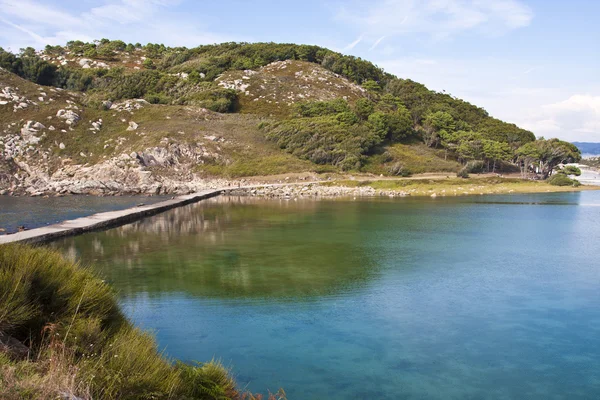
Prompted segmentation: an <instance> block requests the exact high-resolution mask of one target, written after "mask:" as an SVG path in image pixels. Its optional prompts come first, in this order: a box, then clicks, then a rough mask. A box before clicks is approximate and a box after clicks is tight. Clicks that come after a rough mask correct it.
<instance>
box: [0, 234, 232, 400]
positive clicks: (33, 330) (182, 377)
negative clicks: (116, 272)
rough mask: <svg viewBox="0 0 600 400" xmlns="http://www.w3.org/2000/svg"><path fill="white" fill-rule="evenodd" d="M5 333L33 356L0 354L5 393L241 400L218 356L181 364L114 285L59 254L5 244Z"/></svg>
mask: <svg viewBox="0 0 600 400" xmlns="http://www.w3.org/2000/svg"><path fill="white" fill-rule="evenodd" d="M0 333H2V334H4V335H7V336H9V337H11V338H12V339H14V340H17V341H19V342H21V343H24V344H26V345H27V346H28V347H29V349H30V352H31V354H32V357H31V361H30V360H11V359H10V358H9V357H7V356H6V355H4V354H3V353H2V352H0V398H3V399H4V398H8V399H20V398H36V399H37V398H63V397H65V394H64V393H68V394H70V396H69V398H71V397H73V398H75V397H85V398H98V399H100V398H101V399H219V400H221V399H235V398H239V397H240V395H239V393H238V392H237V390H236V386H235V382H234V381H233V379H232V377H231V375H230V374H229V371H227V370H226V369H225V368H223V366H222V365H221V364H220V363H218V362H215V361H211V362H209V363H206V364H199V365H195V366H192V365H185V364H182V363H178V364H176V365H173V364H172V362H171V360H169V359H167V358H165V357H163V356H162V354H161V353H160V352H159V350H158V347H157V345H156V342H155V341H154V338H153V337H152V336H151V335H149V334H148V333H145V332H142V331H140V330H139V329H136V328H134V327H133V326H131V324H130V323H129V322H128V321H127V320H126V319H125V318H124V316H123V314H122V313H121V311H120V310H119V307H118V305H117V301H116V299H115V297H114V295H113V293H112V291H111V289H110V288H109V287H108V285H107V284H105V283H104V282H103V281H101V280H100V279H98V278H97V277H95V276H94V274H92V273H91V272H90V271H88V270H86V269H82V268H80V267H79V266H77V265H76V264H74V263H72V262H69V261H67V260H65V259H64V258H63V257H62V256H61V255H60V254H59V253H58V252H56V251H52V250H49V249H44V248H31V247H26V246H20V245H4V246H0Z"/></svg>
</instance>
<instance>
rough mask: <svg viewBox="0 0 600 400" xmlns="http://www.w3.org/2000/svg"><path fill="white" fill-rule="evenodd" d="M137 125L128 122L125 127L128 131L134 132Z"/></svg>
mask: <svg viewBox="0 0 600 400" xmlns="http://www.w3.org/2000/svg"><path fill="white" fill-rule="evenodd" d="M138 126H139V125H138V124H136V123H135V122H133V121H129V127H127V130H128V131H135V130H136V129H137V128H138Z"/></svg>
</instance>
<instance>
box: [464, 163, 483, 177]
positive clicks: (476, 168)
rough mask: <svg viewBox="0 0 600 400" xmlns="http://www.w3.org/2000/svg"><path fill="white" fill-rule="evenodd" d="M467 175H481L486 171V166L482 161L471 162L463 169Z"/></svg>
mask: <svg viewBox="0 0 600 400" xmlns="http://www.w3.org/2000/svg"><path fill="white" fill-rule="evenodd" d="M463 169H464V170H465V171H466V172H467V174H481V173H483V172H485V171H486V165H485V163H484V162H483V161H481V160H474V161H469V162H468V163H467V164H466V165H465V167H464V168H463Z"/></svg>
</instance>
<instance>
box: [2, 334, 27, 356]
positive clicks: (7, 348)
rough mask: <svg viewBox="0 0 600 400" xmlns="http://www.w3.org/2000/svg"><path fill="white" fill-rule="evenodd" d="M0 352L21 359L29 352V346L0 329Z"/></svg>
mask: <svg viewBox="0 0 600 400" xmlns="http://www.w3.org/2000/svg"><path fill="white" fill-rule="evenodd" d="M0 353H4V354H7V355H8V356H9V357H10V358H13V359H18V360H22V359H24V358H26V357H27V355H28V354H29V348H28V347H27V346H25V345H24V344H23V343H21V342H19V341H18V340H17V339H15V338H13V337H12V336H8V335H7V334H5V333H4V332H2V331H0Z"/></svg>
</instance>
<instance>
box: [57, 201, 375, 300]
mask: <svg viewBox="0 0 600 400" xmlns="http://www.w3.org/2000/svg"><path fill="white" fill-rule="evenodd" d="M318 205H319V203H317V202H314V201H298V202H290V201H285V200H282V201H269V202H265V201H264V200H257V199H255V198H251V197H220V198H213V199H210V200H208V201H204V202H200V203H196V204H192V205H189V206H186V207H182V208H178V209H175V210H172V211H169V212H168V213H164V214H160V215H158V216H155V217H151V218H148V219H146V220H143V221H139V222H136V223H133V224H130V225H126V226H123V227H119V228H116V229H111V230H109V231H105V232H101V233H96V234H93V235H85V236H79V237H75V238H69V239H66V240H64V241H62V242H59V243H58V244H57V245H58V246H60V247H63V248H65V250H66V253H67V254H68V255H69V257H71V258H72V259H74V260H75V259H81V260H85V262H93V263H94V265H95V267H96V268H98V269H99V270H100V271H101V274H102V275H103V276H104V277H106V278H107V279H108V280H109V281H110V282H112V283H114V285H115V286H116V287H117V289H118V290H119V291H120V292H121V293H123V294H125V293H127V294H133V293H136V292H144V293H148V294H150V295H152V294H164V293H166V292H181V291H184V292H186V293H188V294H190V295H195V296H215V297H223V298H227V297H273V296H275V297H289V298H295V297H298V296H318V295H324V294H328V293H331V292H332V291H335V290H339V289H340V288H343V287H346V286H348V285H353V284H354V283H356V282H357V281H361V280H365V279H367V278H368V276H369V275H370V274H373V273H374V272H375V270H376V268H374V267H373V265H372V263H371V262H370V261H369V258H368V254H367V253H365V252H364V251H363V249H362V246H361V240H362V238H361V235H360V232H359V230H357V229H356V224H357V218H359V214H360V213H359V204H358V203H355V204H354V205H355V206H356V212H355V213H352V212H348V211H349V210H348V208H347V207H345V208H344V211H343V212H342V213H340V212H335V209H332V210H328V211H326V212H323V210H320V208H319V207H318ZM316 219H318V220H319V225H323V226H326V227H327V229H319V227H317V226H315V224H314V221H315V220H316ZM330 229H334V230H335V231H336V232H337V235H336V236H335V237H332V236H331V235H330V234H329V230H330ZM273 249H277V252H276V253H273V251H272V250H273Z"/></svg>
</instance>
